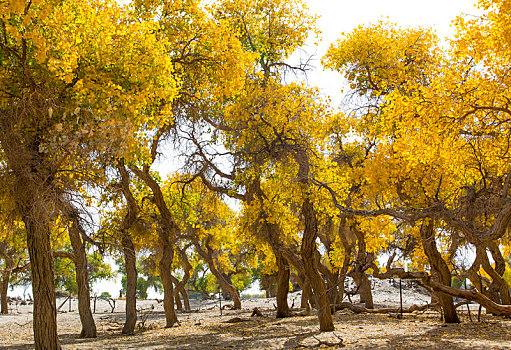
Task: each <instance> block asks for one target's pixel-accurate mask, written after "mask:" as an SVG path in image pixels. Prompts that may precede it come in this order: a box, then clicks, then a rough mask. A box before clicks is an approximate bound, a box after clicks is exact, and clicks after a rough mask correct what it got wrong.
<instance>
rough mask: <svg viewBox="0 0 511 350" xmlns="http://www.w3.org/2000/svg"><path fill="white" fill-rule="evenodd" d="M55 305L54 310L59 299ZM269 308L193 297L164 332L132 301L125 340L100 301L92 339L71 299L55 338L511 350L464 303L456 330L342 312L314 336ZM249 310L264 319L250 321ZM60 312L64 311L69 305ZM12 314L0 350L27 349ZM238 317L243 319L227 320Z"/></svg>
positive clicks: (27, 321)
mask: <svg viewBox="0 0 511 350" xmlns="http://www.w3.org/2000/svg"><path fill="white" fill-rule="evenodd" d="M378 283H379V284H378ZM385 283H387V281H385V282H379V281H377V282H375V284H374V286H373V287H374V289H375V302H376V304H377V305H376V307H383V306H396V305H397V302H398V301H399V290H398V289H397V290H396V288H394V287H393V286H392V284H391V283H390V284H388V285H385ZM376 292H377V293H376ZM404 296H405V305H410V304H412V303H416V304H419V305H422V304H424V303H427V301H428V300H429V297H428V296H427V295H424V294H421V293H419V292H418V291H417V290H416V289H415V288H412V287H409V288H407V289H406V290H405V292H404ZM59 301H60V302H57V305H60V303H61V302H62V300H59ZM289 301H290V305H292V304H293V303H294V305H295V306H297V305H299V301H300V296H299V293H292V294H290V297H289ZM224 304H225V302H224ZM227 304H228V302H227ZM274 304H275V299H256V300H244V301H243V310H223V312H222V316H221V315H220V310H219V307H218V301H201V302H199V301H197V300H194V301H192V309H194V312H189V313H178V317H179V320H180V325H179V326H176V327H173V328H170V329H165V328H164V325H165V323H164V314H163V307H162V305H161V303H158V302H157V301H155V300H144V301H140V302H139V303H138V307H139V308H140V309H141V311H140V312H139V325H140V326H144V327H145V328H146V330H141V329H139V330H138V331H137V332H136V334H135V335H132V336H123V335H120V331H121V328H122V324H123V321H124V315H123V313H122V312H121V310H123V308H124V301H123V300H119V301H117V303H116V309H115V312H114V313H111V312H110V307H109V306H108V304H107V303H106V302H104V301H99V300H98V302H97V305H96V311H97V312H98V313H96V314H95V315H94V317H95V319H96V325H97V328H98V338H96V339H80V338H78V334H79V333H80V320H79V316H78V313H77V312H76V308H77V302H76V300H74V301H72V309H73V312H61V313H59V314H58V325H59V334H60V339H61V343H62V348H63V349H305V348H331V349H335V348H339V346H330V347H328V346H325V345H320V343H322V344H334V343H336V342H337V343H339V339H340V338H342V340H343V344H344V345H345V347H344V349H389V350H390V349H431V350H433V349H448V350H461V349H481V350H483V349H484V350H486V349H511V320H509V319H504V318H501V317H494V316H490V315H486V314H484V312H483V315H482V317H481V322H477V321H476V320H477V311H475V310H474V311H473V312H472V318H473V320H474V322H471V321H470V320H469V319H468V315H467V313H466V306H463V309H460V310H465V311H463V312H460V316H461V319H462V323H461V324H457V325H446V324H444V323H442V322H441V321H440V319H439V314H438V313H437V312H435V311H426V312H424V313H414V314H408V315H405V316H404V318H403V319H402V320H399V319H396V318H393V317H389V316H388V315H366V314H353V313H352V312H351V311H348V310H343V311H340V312H337V313H336V314H335V316H334V321H335V327H336V331H335V332H333V333H322V334H320V333H319V331H318V330H319V326H318V320H317V317H316V316H315V313H314V312H313V314H311V315H310V316H296V317H291V318H286V319H276V318H275V308H274ZM254 307H258V308H259V309H260V310H261V311H262V312H263V314H264V315H265V317H250V315H251V310H252V308H254ZM472 307H473V308H474V307H476V306H475V305H473V306H472ZM62 310H66V311H67V310H69V309H68V304H66V305H64V307H63V308H62ZM12 311H13V313H12V314H9V315H0V334H1V339H2V340H1V343H0V349H6V350H21V349H32V348H33V336H32V314H31V306H30V305H25V306H21V305H18V306H16V305H12ZM236 317H237V318H239V319H241V321H242V322H237V323H227V322H226V321H229V320H232V319H233V318H236ZM239 319H238V321H239ZM140 321H142V322H143V324H141V323H140Z"/></svg>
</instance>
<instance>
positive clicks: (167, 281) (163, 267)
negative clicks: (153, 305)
mask: <svg viewBox="0 0 511 350" xmlns="http://www.w3.org/2000/svg"><path fill="white" fill-rule="evenodd" d="M158 241H159V244H160V249H161V258H160V262H159V265H158V266H159V271H160V278H161V282H162V285H163V308H164V310H165V328H170V327H172V326H173V325H174V324H175V323H176V322H177V315H176V311H175V310H174V285H173V284H172V277H171V272H172V260H173V258H174V250H173V249H172V245H171V243H170V239H169V235H168V231H167V230H165V228H160V229H159V230H158ZM178 297H179V296H178Z"/></svg>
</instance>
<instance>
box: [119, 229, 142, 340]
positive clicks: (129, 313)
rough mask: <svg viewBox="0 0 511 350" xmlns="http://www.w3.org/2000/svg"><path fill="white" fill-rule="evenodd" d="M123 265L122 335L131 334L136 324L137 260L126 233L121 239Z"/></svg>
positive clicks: (133, 247)
mask: <svg viewBox="0 0 511 350" xmlns="http://www.w3.org/2000/svg"><path fill="white" fill-rule="evenodd" d="M121 243H122V248H123V253H124V264H125V266H126V280H127V283H126V321H125V322H124V327H123V328H122V334H133V333H134V332H135V326H136V324H137V278H138V277H137V260H136V255H135V246H134V245H133V241H132V240H131V237H130V236H129V233H128V232H122V238H121Z"/></svg>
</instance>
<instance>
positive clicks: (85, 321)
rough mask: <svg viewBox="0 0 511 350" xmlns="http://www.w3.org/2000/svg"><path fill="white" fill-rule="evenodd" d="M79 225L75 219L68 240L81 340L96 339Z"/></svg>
mask: <svg viewBox="0 0 511 350" xmlns="http://www.w3.org/2000/svg"><path fill="white" fill-rule="evenodd" d="M79 225H80V223H79V222H78V220H77V219H76V218H75V220H73V224H72V226H71V227H69V238H70V240H71V245H72V247H73V252H74V259H73V261H74V264H75V270H76V284H77V285H78V312H79V314H80V321H81V323H82V331H81V333H80V337H82V338H96V337H97V331H96V324H95V323H94V317H93V316H92V311H91V308H90V288H89V273H88V271H87V254H86V252H85V244H84V242H82V239H81V237H80V227H81V226H79Z"/></svg>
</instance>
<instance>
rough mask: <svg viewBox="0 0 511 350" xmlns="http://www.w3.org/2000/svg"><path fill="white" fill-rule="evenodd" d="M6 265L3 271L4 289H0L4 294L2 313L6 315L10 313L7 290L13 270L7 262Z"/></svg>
mask: <svg viewBox="0 0 511 350" xmlns="http://www.w3.org/2000/svg"><path fill="white" fill-rule="evenodd" d="M5 265H6V268H5V270H4V271H3V272H2V290H1V291H0V293H1V294H2V302H1V304H2V306H1V313H2V314H4V315H6V314H8V313H9V304H8V303H7V290H8V288H9V278H10V277H11V271H10V269H8V268H7V263H6V264H5Z"/></svg>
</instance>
